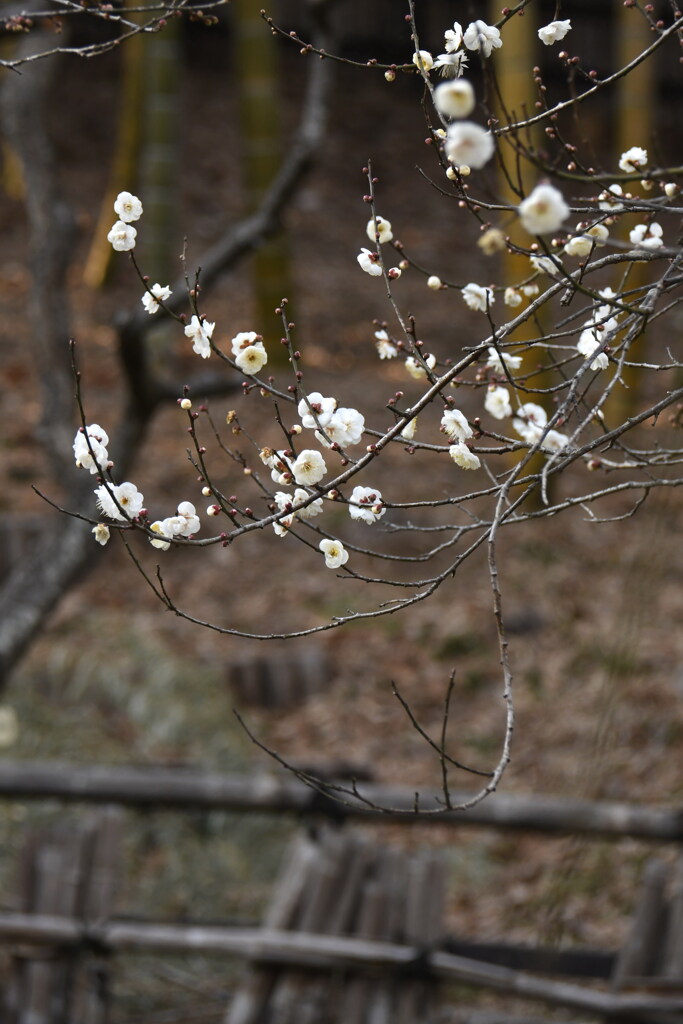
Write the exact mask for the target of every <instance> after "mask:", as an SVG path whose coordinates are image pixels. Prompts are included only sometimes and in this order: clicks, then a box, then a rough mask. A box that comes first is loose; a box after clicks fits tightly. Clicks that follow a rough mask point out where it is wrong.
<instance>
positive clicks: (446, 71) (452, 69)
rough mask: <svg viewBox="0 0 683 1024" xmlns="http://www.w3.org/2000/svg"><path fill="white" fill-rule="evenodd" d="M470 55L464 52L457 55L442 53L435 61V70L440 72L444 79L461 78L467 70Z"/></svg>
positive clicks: (460, 51)
mask: <svg viewBox="0 0 683 1024" xmlns="http://www.w3.org/2000/svg"><path fill="white" fill-rule="evenodd" d="M468 60H469V57H468V55H467V54H466V53H465V51H464V50H458V52H457V53H440V54H439V56H438V57H437V58H436V60H435V61H434V70H435V71H439V72H440V73H441V74H442V75H443V77H444V78H460V76H461V75H462V73H463V72H464V70H465V67H466V65H467V62H468Z"/></svg>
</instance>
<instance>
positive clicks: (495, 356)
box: [486, 345, 522, 374]
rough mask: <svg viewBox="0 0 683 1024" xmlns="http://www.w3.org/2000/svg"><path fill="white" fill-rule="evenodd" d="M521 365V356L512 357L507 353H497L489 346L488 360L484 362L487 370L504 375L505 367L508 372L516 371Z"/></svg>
mask: <svg viewBox="0 0 683 1024" xmlns="http://www.w3.org/2000/svg"><path fill="white" fill-rule="evenodd" d="M521 365H522V356H513V355H510V353H509V352H499V351H498V350H497V349H495V348H494V347H493V345H490V346H489V349H488V359H487V360H486V367H487V369H489V370H493V372H494V373H500V374H504V373H505V368H506V367H507V369H508V372H510V371H511V370H518V369H519V368H520V366H521Z"/></svg>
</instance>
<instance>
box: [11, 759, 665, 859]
mask: <svg viewBox="0 0 683 1024" xmlns="http://www.w3.org/2000/svg"><path fill="white" fill-rule="evenodd" d="M342 784H345V785H346V787H347V788H349V787H351V785H352V783H351V781H349V780H346V782H345V783H342ZM358 790H359V792H360V793H361V794H362V797H363V799H364V800H367V801H371V802H372V803H373V804H375V805H377V807H388V808H391V809H392V810H391V811H388V812H387V811H381V810H377V809H375V810H373V809H372V808H370V807H368V806H367V804H365V803H363V802H361V801H360V800H354V798H353V797H350V798H349V800H348V804H346V805H343V806H342V805H339V804H338V803H333V802H332V800H331V799H330V798H325V797H321V794H320V792H318V791H316V790H313V789H311V788H310V787H309V786H307V785H305V784H304V783H302V782H300V781H299V780H298V779H296V778H295V777H294V776H293V775H290V774H287V773H283V774H281V775H274V774H266V773H264V774H262V775H249V776H243V775H228V774H225V775H223V774H218V773H212V772H201V771H192V770H189V769H178V768H128V767H118V766H111V767H110V766H103V765H78V766H71V765H68V764H63V763H59V762H31V761H15V762H13V761H0V798H1V797H4V798H5V799H13V800H47V799H60V800H63V801H65V802H86V803H118V804H122V805H125V806H128V807H146V808H149V807H160V808H161V807H164V808H177V809H179V810H180V809H188V810H189V809H191V810H195V811H196V810H206V811H208V810H218V809H221V810H227V811H237V812H240V813H244V812H247V811H259V812H268V813H274V814H291V813H309V814H323V815H324V814H325V813H326V811H328V807H327V806H326V799H327V800H328V801H329V813H334V814H335V815H336V816H337V817H339V815H340V814H342V815H346V816H348V817H350V818H364V819H366V820H370V819H374V820H385V821H388V820H393V821H396V822H398V823H402V824H405V825H415V824H421V823H424V821H425V817H423V816H421V815H420V814H415V813H411V812H413V810H414V805H415V793H414V791H413V790H412V789H408V788H400V787H397V786H385V785H381V784H379V783H359V784H358ZM451 798H452V800H453V802H454V803H456V802H458V801H460V800H465V799H466V798H467V794H466V793H451ZM440 806H442V804H440V803H439V797H438V795H435V796H433V797H424V798H423V799H422V800H421V801H420V808H421V809H422V810H423V811H435V810H437V809H438V808H439V807H440ZM428 820H430V821H431V820H432V819H431V818H429V819H428ZM438 821H439V823H440V824H443V825H455V826H462V825H475V826H483V827H491V828H509V829H515V830H523V831H531V832H542V833H547V834H551V835H552V834H567V833H573V834H577V833H581V834H584V835H596V836H598V835H599V836H603V837H607V838H614V839H616V838H620V837H623V836H631V837H633V838H638V839H647V840H652V841H655V842H680V841H681V840H682V839H683V808H679V807H661V806H660V807H656V806H652V805H651V804H629V803H620V802H616V801H594V802H592V801H588V800H574V799H569V798H561V797H552V796H526V795H523V794H517V793H505V794H497V793H494V794H491V796H489V797H487V798H486V800H484V801H483V802H482V803H480V804H478V805H477V806H475V807H471V808H469V809H468V810H466V811H455V810H454V811H445V812H443V813H442V814H439V815H438Z"/></svg>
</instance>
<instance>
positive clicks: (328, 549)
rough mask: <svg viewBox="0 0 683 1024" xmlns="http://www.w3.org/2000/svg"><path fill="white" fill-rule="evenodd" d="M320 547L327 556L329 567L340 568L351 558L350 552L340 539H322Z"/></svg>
mask: <svg viewBox="0 0 683 1024" xmlns="http://www.w3.org/2000/svg"><path fill="white" fill-rule="evenodd" d="M318 547H319V548H320V550H321V551H322V553H323V554H324V556H325V565H326V566H327V568H328V569H339V568H340V567H341V566H342V565H346V563H347V562H348V560H349V553H348V551H347V550H346V548H345V547H344V545H343V544H342V542H341V541H340V540H327V539H325V540H321V541H320V543H319V544H318Z"/></svg>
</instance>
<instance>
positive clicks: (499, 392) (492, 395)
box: [484, 385, 512, 420]
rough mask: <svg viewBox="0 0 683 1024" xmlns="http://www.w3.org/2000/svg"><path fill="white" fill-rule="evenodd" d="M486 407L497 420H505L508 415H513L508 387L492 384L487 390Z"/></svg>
mask: <svg viewBox="0 0 683 1024" xmlns="http://www.w3.org/2000/svg"><path fill="white" fill-rule="evenodd" d="M484 408H485V409H486V411H487V412H488V413H490V415H491V416H493V418H494V419H496V420H504V419H505V418H506V417H507V416H512V406H511V405H510V392H509V391H508V389H507V388H503V387H495V386H494V385H491V387H489V389H488V390H487V392H486V398H485V399H484Z"/></svg>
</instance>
